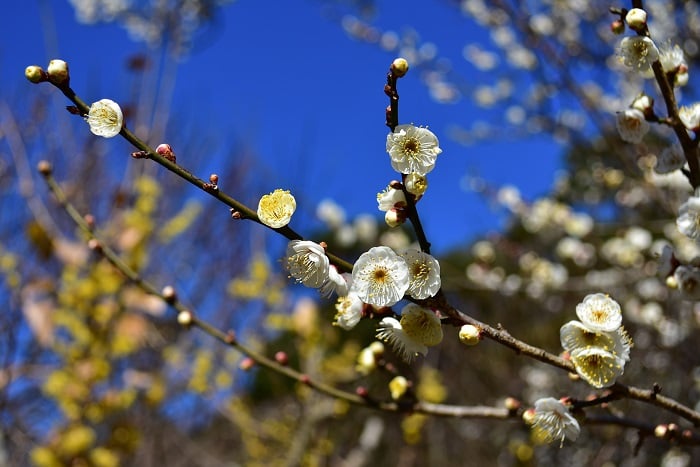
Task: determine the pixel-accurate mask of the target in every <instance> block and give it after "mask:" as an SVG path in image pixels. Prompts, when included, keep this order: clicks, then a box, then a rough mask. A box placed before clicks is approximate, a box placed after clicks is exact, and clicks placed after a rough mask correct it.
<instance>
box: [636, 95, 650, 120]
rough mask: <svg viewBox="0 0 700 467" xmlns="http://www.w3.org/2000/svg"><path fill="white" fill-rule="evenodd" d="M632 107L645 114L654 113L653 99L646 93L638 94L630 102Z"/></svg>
mask: <svg viewBox="0 0 700 467" xmlns="http://www.w3.org/2000/svg"><path fill="white" fill-rule="evenodd" d="M632 108H633V109H637V110H639V111H640V112H642V113H643V114H644V115H645V116H647V115H650V114H653V113H654V99H652V98H651V97H649V96H647V95H646V94H640V95H639V96H637V98H636V99H634V101H633V102H632Z"/></svg>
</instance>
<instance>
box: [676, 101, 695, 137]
mask: <svg viewBox="0 0 700 467" xmlns="http://www.w3.org/2000/svg"><path fill="white" fill-rule="evenodd" d="M678 118H680V119H681V122H683V125H684V126H685V127H686V128H687V129H689V130H691V131H696V130H699V129H700V103H697V102H696V103H695V104H693V105H691V106H690V107H686V106H683V107H681V108H680V109H678Z"/></svg>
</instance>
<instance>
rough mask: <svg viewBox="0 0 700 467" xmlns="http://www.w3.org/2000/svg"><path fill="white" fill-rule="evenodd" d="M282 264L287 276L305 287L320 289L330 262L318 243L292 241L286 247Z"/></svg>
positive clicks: (325, 278)
mask: <svg viewBox="0 0 700 467" xmlns="http://www.w3.org/2000/svg"><path fill="white" fill-rule="evenodd" d="M284 263H285V266H286V268H287V270H288V271H289V275H290V276H292V277H293V278H294V279H296V281H297V282H301V283H302V284H304V285H305V286H307V287H312V288H318V287H321V286H322V285H323V283H324V282H325V281H326V280H327V279H328V274H329V269H330V262H329V261H328V257H327V256H326V252H325V250H324V249H323V247H322V246H321V245H319V244H318V243H314V242H311V241H308V240H292V241H291V242H289V244H288V245H287V256H286V257H285V258H284Z"/></svg>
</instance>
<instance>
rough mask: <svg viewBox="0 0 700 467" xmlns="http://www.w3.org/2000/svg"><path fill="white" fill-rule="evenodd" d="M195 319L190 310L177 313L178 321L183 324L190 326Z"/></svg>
mask: <svg viewBox="0 0 700 467" xmlns="http://www.w3.org/2000/svg"><path fill="white" fill-rule="evenodd" d="M193 320H194V317H193V316H192V312H191V311H189V310H183V311H181V312H180V313H178V314H177V322H178V323H180V325H182V326H185V327H187V326H190V325H191V324H192V321H193Z"/></svg>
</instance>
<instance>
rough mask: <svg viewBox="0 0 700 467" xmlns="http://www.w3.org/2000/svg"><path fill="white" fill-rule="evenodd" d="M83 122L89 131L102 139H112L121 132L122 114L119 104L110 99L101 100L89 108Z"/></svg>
mask: <svg viewBox="0 0 700 467" xmlns="http://www.w3.org/2000/svg"><path fill="white" fill-rule="evenodd" d="M85 120H86V121H87V122H88V125H90V131H91V132H92V133H93V134H95V135H97V136H102V137H104V138H112V137H114V136H117V135H118V134H119V132H120V131H122V126H123V125H124V114H123V113H122V109H121V107H119V104H117V103H116V102H114V101H113V100H110V99H101V100H99V101H97V102H95V103H93V104H92V105H91V106H90V111H89V112H88V115H87V117H85Z"/></svg>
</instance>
